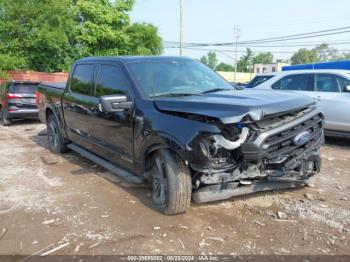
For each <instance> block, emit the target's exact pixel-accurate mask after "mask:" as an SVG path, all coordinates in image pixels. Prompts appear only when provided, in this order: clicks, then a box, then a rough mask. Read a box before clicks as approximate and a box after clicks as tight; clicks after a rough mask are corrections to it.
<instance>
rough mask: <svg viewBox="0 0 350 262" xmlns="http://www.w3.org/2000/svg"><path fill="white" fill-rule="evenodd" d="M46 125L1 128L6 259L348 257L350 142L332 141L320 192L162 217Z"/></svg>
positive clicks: (0, 226) (254, 198)
mask: <svg viewBox="0 0 350 262" xmlns="http://www.w3.org/2000/svg"><path fill="white" fill-rule="evenodd" d="M44 128H45V126H44V125H42V124H40V123H38V122H33V121H24V122H18V123H15V124H14V125H12V126H10V127H0V167H1V168H0V254H2V255H4V254H7V255H8V254H12V255H14V254H16V255H28V256H29V255H32V254H47V253H50V252H52V249H54V248H58V249H57V251H56V252H52V253H51V254H66V255H91V254H94V255H113V254H119V255H120V254H122V255H127V254H178V255H179V254H193V255H200V254H206V255H210V254H213V255H218V254H219V255H220V254H225V255H228V254H231V255H237V254H238V255H244V254H245V255H259V254H284V255H290V254H298V255H313V254H318V255H321V254H338V255H346V254H347V255H349V254H350V248H349V246H350V202H349V198H350V196H349V192H350V169H349V167H350V140H342V139H332V140H328V141H327V144H326V146H325V147H323V149H322V159H323V169H322V173H321V174H320V175H319V176H318V178H317V180H316V187H314V188H300V189H296V190H292V191H289V190H287V191H279V192H268V193H259V194H255V195H250V196H242V197H236V198H233V199H230V200H227V201H221V202H215V203H211V204H202V205H195V204H192V207H191V209H190V210H189V212H188V213H186V214H183V215H177V216H165V215H162V214H160V213H158V212H157V211H156V210H155V209H154V208H153V207H152V201H151V198H150V194H149V190H148V189H147V188H146V187H145V186H142V185H141V186H140V185H139V186H136V185H132V184H129V183H127V182H124V181H122V180H121V179H119V178H118V177H117V176H115V175H113V174H111V173H110V172H107V171H106V170H104V169H102V168H100V167H98V166H97V165H95V164H94V163H92V162H90V161H88V160H86V159H84V158H82V157H80V156H79V155H77V154H75V153H72V152H70V153H67V154H65V155H62V156H59V155H54V154H52V153H50V152H49V150H48V149H47V143H46V137H45V136H38V133H39V132H40V131H42V130H43V129H44Z"/></svg>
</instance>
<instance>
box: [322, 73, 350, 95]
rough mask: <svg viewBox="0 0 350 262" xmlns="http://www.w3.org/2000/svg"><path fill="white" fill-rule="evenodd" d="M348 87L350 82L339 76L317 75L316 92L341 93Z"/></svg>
mask: <svg viewBox="0 0 350 262" xmlns="http://www.w3.org/2000/svg"><path fill="white" fill-rule="evenodd" d="M347 85H350V81H349V80H348V79H345V78H343V77H340V76H337V75H332V74H317V75H316V90H317V91H319V92H341V91H343V90H345V87H346V86H347Z"/></svg>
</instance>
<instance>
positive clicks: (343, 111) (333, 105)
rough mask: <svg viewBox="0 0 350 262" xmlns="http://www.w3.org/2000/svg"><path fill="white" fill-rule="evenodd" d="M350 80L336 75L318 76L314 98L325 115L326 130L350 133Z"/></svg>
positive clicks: (321, 74)
mask: <svg viewBox="0 0 350 262" xmlns="http://www.w3.org/2000/svg"><path fill="white" fill-rule="evenodd" d="M347 85H350V80H348V79H345V78H343V77H341V76H338V75H334V74H323V73H320V74H316V77H315V92H314V97H315V98H316V99H317V103H318V105H319V106H320V107H321V110H322V111H323V113H324V115H325V129H330V130H335V131H346V132H350V114H349V112H350V93H349V92H346V89H345V88H346V86H347Z"/></svg>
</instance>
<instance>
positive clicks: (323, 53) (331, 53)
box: [312, 43, 340, 62]
mask: <svg viewBox="0 0 350 262" xmlns="http://www.w3.org/2000/svg"><path fill="white" fill-rule="evenodd" d="M312 50H314V51H315V52H316V53H317V61H319V62H324V61H335V60H338V59H339V58H340V57H339V55H338V50H337V49H335V48H332V47H330V46H329V45H328V44H326V43H323V44H321V45H318V46H316V47H315V48H314V49H312Z"/></svg>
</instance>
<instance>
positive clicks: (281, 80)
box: [255, 69, 350, 137]
mask: <svg viewBox="0 0 350 262" xmlns="http://www.w3.org/2000/svg"><path fill="white" fill-rule="evenodd" d="M255 88H256V89H274V90H280V91H294V92H298V93H303V94H305V95H309V96H311V97H313V98H314V99H315V100H317V103H318V105H319V106H320V107H321V109H322V111H323V112H324V115H325V130H326V135H328V136H341V137H344V136H346V137H350V71H346V70H325V69H322V70H297V71H285V72H280V73H278V74H277V75H276V76H274V77H272V78H270V79H269V80H267V81H265V82H263V83H261V84H260V85H257V86H256V87H255Z"/></svg>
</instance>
